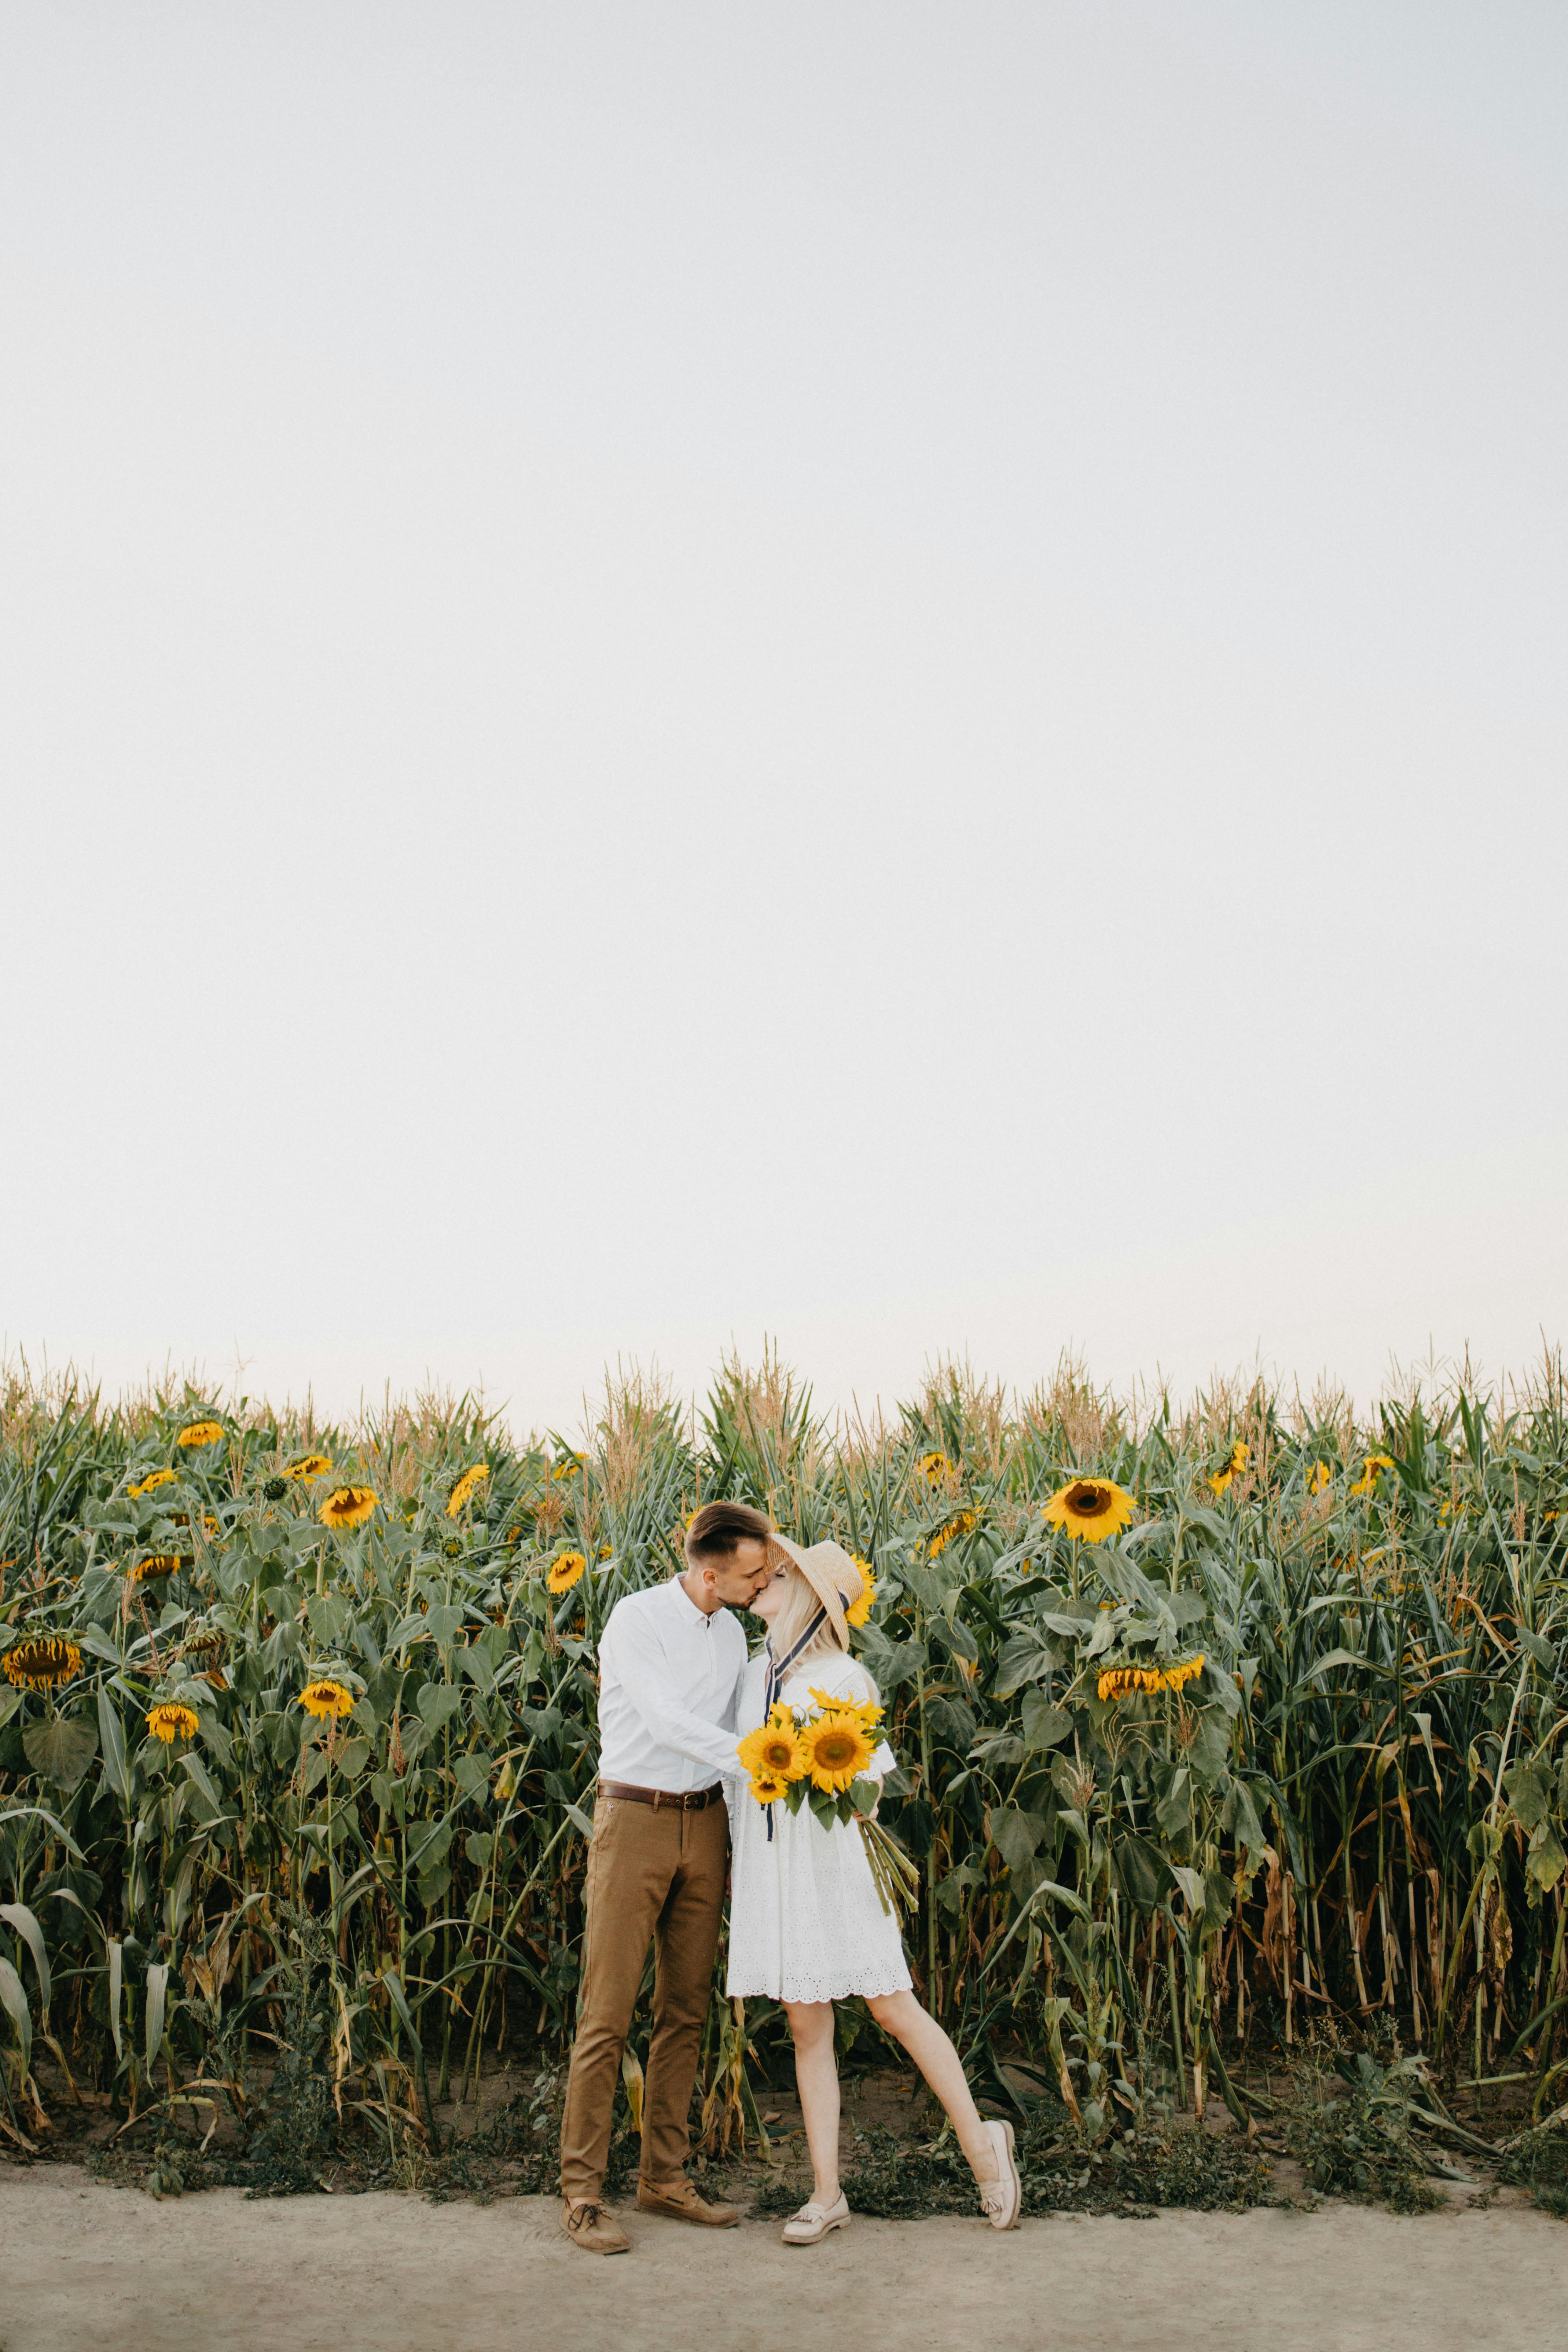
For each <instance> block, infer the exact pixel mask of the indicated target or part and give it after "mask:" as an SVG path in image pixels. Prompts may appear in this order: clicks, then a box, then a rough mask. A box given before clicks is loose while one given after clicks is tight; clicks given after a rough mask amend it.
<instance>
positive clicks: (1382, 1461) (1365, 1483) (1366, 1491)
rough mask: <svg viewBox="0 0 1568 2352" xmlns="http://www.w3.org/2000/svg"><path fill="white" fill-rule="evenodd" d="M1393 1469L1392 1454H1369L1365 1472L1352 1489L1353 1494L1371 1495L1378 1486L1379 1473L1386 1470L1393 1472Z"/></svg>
mask: <svg viewBox="0 0 1568 2352" xmlns="http://www.w3.org/2000/svg"><path fill="white" fill-rule="evenodd" d="M1393 1467H1394V1456H1393V1454H1368V1455H1367V1457H1366V1467H1365V1468H1364V1469H1363V1472H1362V1474H1361V1476H1360V1477H1359V1478H1358V1479H1357V1480H1356V1482H1355V1485H1354V1486H1352V1488H1351V1493H1352V1495H1370V1494H1371V1492H1372V1490H1373V1487H1374V1486H1376V1484H1377V1481H1378V1475H1379V1473H1380V1472H1382V1471H1384V1470H1392V1469H1393Z"/></svg>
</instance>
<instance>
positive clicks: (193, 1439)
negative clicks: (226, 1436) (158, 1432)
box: [174, 1421, 223, 1445]
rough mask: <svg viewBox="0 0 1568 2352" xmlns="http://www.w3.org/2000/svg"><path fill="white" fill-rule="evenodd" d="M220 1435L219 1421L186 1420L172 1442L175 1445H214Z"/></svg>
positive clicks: (221, 1427) (220, 1424)
mask: <svg viewBox="0 0 1568 2352" xmlns="http://www.w3.org/2000/svg"><path fill="white" fill-rule="evenodd" d="M222 1435H223V1423H222V1422H221V1421H188V1422H187V1423H185V1425H184V1429H182V1430H181V1432H180V1433H179V1435H178V1437H176V1438H175V1440H174V1443H175V1444H176V1445H216V1444H217V1442H218V1439H219V1438H220V1437H221V1436H222Z"/></svg>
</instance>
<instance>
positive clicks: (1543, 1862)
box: [1524, 1822, 1568, 1895]
mask: <svg viewBox="0 0 1568 2352" xmlns="http://www.w3.org/2000/svg"><path fill="white" fill-rule="evenodd" d="M1564 1868H1568V1854H1565V1853H1563V1847H1562V1843H1561V1842H1560V1840H1559V1838H1558V1836H1557V1832H1556V1831H1555V1830H1554V1829H1553V1828H1552V1824H1551V1823H1550V1822H1542V1824H1541V1826H1540V1828H1539V1829H1538V1830H1537V1831H1536V1832H1535V1834H1534V1836H1533V1837H1532V1838H1531V1841H1530V1851H1529V1853H1527V1854H1526V1855H1525V1858H1524V1874H1525V1877H1526V1878H1527V1879H1528V1880H1529V1882H1530V1884H1531V1886H1538V1887H1540V1889H1541V1891H1542V1894H1545V1895H1549V1894H1550V1893H1551V1891H1552V1888H1553V1887H1554V1886H1555V1885H1556V1884H1557V1882H1558V1880H1559V1879H1560V1878H1561V1877H1562V1875H1563V1870H1564Z"/></svg>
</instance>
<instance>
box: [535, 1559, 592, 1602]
mask: <svg viewBox="0 0 1568 2352" xmlns="http://www.w3.org/2000/svg"><path fill="white" fill-rule="evenodd" d="M587 1565H588V1561H587V1558H586V1556H585V1554H584V1553H583V1552H580V1551H558V1552H557V1553H556V1555H555V1557H554V1559H552V1561H551V1563H550V1572H549V1574H548V1575H547V1576H546V1578H545V1580H544V1581H545V1585H546V1587H547V1589H548V1590H549V1591H552V1592H570V1591H571V1590H572V1587H573V1586H574V1584H575V1583H576V1581H577V1580H578V1578H579V1577H580V1576H581V1575H582V1573H583V1571H584V1569H585V1568H586V1567H587Z"/></svg>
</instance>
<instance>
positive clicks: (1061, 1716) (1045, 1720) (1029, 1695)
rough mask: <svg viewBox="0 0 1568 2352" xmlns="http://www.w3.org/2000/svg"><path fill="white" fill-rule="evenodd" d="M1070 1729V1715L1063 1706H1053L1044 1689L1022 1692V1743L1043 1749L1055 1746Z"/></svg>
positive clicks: (1065, 1736) (1066, 1735) (1028, 1746)
mask: <svg viewBox="0 0 1568 2352" xmlns="http://www.w3.org/2000/svg"><path fill="white" fill-rule="evenodd" d="M1071 1729H1072V1717H1071V1716H1070V1715H1069V1714H1068V1711H1067V1709H1066V1708H1065V1707H1061V1706H1053V1705H1052V1703H1051V1701H1050V1700H1049V1699H1048V1698H1047V1696H1046V1695H1045V1693H1044V1691H1037V1690H1032V1691H1026V1692H1025V1694H1024V1745H1025V1747H1026V1748H1037V1749H1041V1750H1044V1749H1045V1748H1054V1747H1056V1745H1057V1743H1058V1740H1062V1739H1065V1738H1067V1737H1068V1733H1069V1732H1070V1731H1071Z"/></svg>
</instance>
